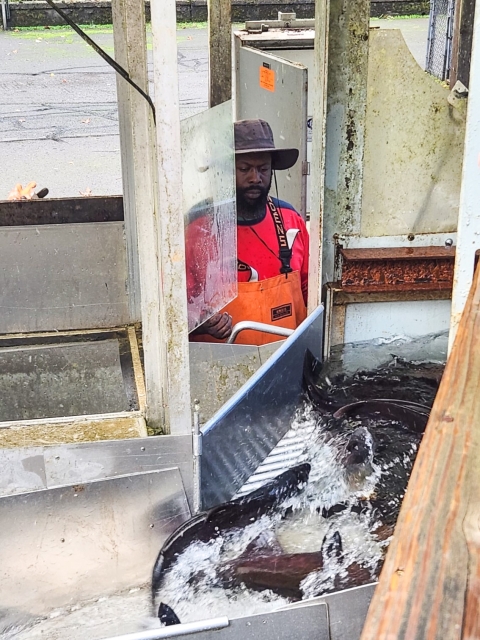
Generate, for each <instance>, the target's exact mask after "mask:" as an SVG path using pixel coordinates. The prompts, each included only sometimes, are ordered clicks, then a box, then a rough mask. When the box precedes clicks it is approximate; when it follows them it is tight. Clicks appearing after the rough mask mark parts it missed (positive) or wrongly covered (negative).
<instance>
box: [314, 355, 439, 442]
mask: <svg viewBox="0 0 480 640" xmlns="http://www.w3.org/2000/svg"><path fill="white" fill-rule="evenodd" d="M441 369H442V367H441V366H440V365H431V364H430V363H425V364H415V365H412V364H411V363H407V362H405V361H404V360H401V359H399V358H396V359H395V361H394V362H393V363H390V364H388V365H384V366H382V367H378V368H377V369H375V371H357V373H355V374H354V375H352V376H346V375H345V374H343V373H341V374H337V375H335V376H332V377H331V378H329V377H328V376H326V375H322V370H323V365H322V363H321V362H320V361H319V360H317V359H316V358H315V356H313V354H312V353H311V352H310V351H309V350H308V349H307V351H306V353H305V360H304V367H303V381H304V386H305V389H306V392H307V395H308V397H309V399H310V400H311V402H312V403H313V405H314V407H315V409H316V410H317V411H319V412H320V413H322V414H326V415H332V416H333V415H336V416H337V417H341V416H342V415H347V414H348V415H352V413H353V414H354V413H355V412H357V413H362V414H363V415H365V414H370V415H375V414H376V415H377V416H380V417H385V419H389V420H391V419H400V421H402V422H406V425H405V426H407V427H408V426H409V425H408V421H409V420H411V421H412V430H418V428H419V427H418V426H417V425H416V423H415V421H416V420H417V421H419V420H420V419H421V416H424V417H425V416H426V417H428V413H429V410H430V407H431V406H432V404H433V400H434V398H435V394H436V391H437V389H438V385H439V382H440V378H441ZM375 401H378V404H376V403H375ZM361 403H365V404H364V405H363V406H362V404H361ZM390 403H393V405H395V406H392V405H391V404H390ZM347 407H348V408H347ZM395 412H396V413H397V414H398V417H397V418H395V416H394V414H395ZM418 414H420V415H418ZM425 423H426V421H425ZM419 426H420V428H421V427H422V423H421V422H420V423H419ZM423 428H424V425H423Z"/></svg>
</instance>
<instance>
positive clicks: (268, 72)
mask: <svg viewBox="0 0 480 640" xmlns="http://www.w3.org/2000/svg"><path fill="white" fill-rule="evenodd" d="M264 64H265V63H264ZM260 86H261V87H262V89H266V90H267V91H272V92H273V91H275V71H274V70H273V69H270V67H269V66H268V67H266V66H262V67H260Z"/></svg>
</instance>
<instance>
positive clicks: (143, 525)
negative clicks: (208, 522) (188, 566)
mask: <svg viewBox="0 0 480 640" xmlns="http://www.w3.org/2000/svg"><path fill="white" fill-rule="evenodd" d="M189 516H190V512H189V509H188V505H187V502H186V498H185V493H184V490H183V486H182V480H181V477H180V473H179V471H178V470H177V469H171V470H165V471H154V472H150V473H144V474H136V475H131V476H123V477H119V478H115V479H110V480H100V481H96V482H91V483H85V484H78V485H73V486H67V487H59V488H57V489H46V490H44V491H37V492H33V493H27V494H20V495H17V496H7V497H3V498H0V522H1V523H2V526H1V527H0V566H1V567H2V590H1V593H0V607H1V608H4V609H7V610H8V609H9V608H17V607H21V609H22V610H23V611H26V612H28V613H29V614H34V615H35V614H37V615H42V614H45V613H47V612H48V611H50V610H52V609H54V608H58V607H63V606H66V605H68V604H73V603H75V602H78V601H82V600H88V599H90V598H97V597H99V596H106V595H109V594H112V593H114V592H117V591H121V590H123V589H127V588H128V589H129V588H131V587H135V586H139V585H141V584H145V583H146V582H148V581H149V579H150V572H151V569H152V566H153V562H154V560H155V557H156V555H157V553H158V550H159V548H160V546H161V544H162V543H163V542H164V540H165V539H166V537H167V536H168V535H169V534H170V533H172V531H173V530H174V529H176V527H178V526H179V525H180V524H181V523H182V522H184V521H185V520H186V519H187V518H188V517H189Z"/></svg>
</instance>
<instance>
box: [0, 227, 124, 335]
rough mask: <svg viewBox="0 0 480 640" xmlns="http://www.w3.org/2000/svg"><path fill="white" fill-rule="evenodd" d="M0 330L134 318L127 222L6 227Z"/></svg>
mask: <svg viewBox="0 0 480 640" xmlns="http://www.w3.org/2000/svg"><path fill="white" fill-rule="evenodd" d="M0 255H1V256H2V264H3V265H4V266H3V269H2V270H1V272H0V310H1V313H0V333H20V332H29V331H49V330H54V329H58V330H62V329H81V328H97V327H98V328H100V327H113V326H117V325H121V324H126V323H127V322H129V313H128V303H127V295H126V278H127V275H126V274H127V270H126V257H125V241H124V237H123V223H122V222H102V223H88V224H61V225H42V226H38V227H34V226H24V227H1V228H0Z"/></svg>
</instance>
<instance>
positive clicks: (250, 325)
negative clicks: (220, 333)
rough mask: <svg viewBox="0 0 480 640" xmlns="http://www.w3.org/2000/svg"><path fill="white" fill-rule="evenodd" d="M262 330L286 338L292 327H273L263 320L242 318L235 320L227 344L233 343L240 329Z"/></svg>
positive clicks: (290, 333)
mask: <svg viewBox="0 0 480 640" xmlns="http://www.w3.org/2000/svg"><path fill="white" fill-rule="evenodd" d="M245 330H249V331H263V333H271V334H273V335H275V336H282V337H283V338H288V336H291V335H292V333H293V329H285V327H274V326H273V325H271V324H266V323H265V322H253V321H250V320H243V321H242V322H237V324H236V325H235V326H234V327H233V329H232V334H231V336H230V337H229V339H228V340H227V344H233V343H234V342H235V340H236V338H237V336H238V334H239V333H240V332H241V331H245Z"/></svg>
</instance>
